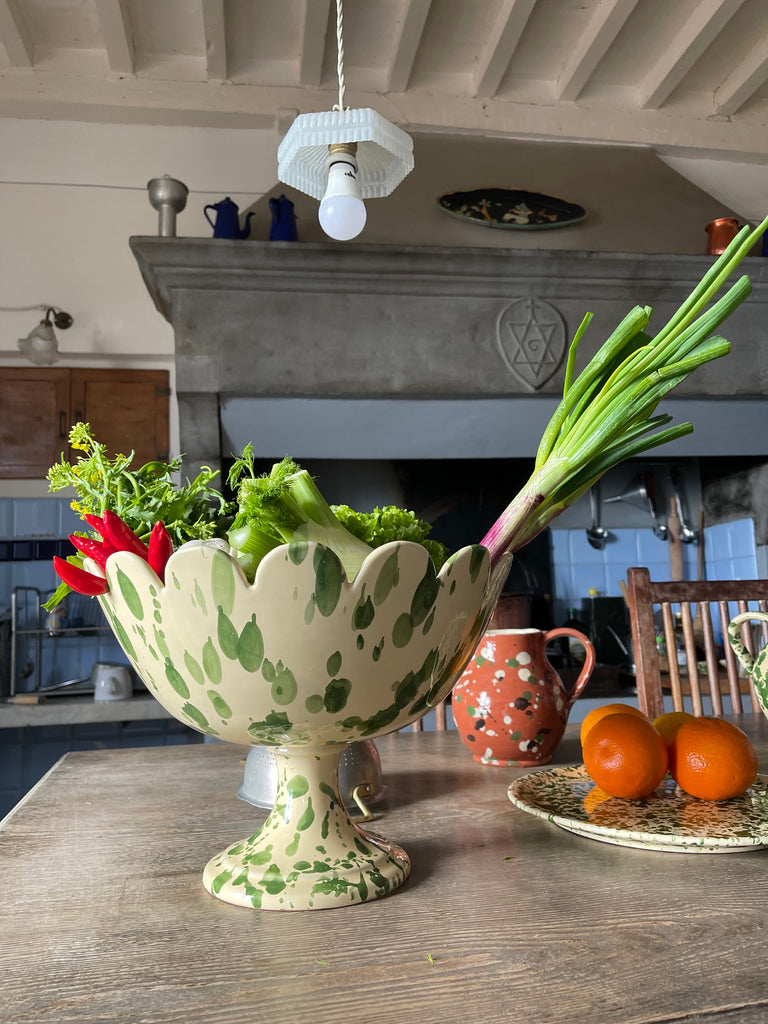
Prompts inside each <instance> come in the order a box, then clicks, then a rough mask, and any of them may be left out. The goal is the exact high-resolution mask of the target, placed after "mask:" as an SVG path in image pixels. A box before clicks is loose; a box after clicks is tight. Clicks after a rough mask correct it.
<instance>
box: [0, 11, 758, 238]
mask: <svg viewBox="0 0 768 1024" xmlns="http://www.w3.org/2000/svg"><path fill="white" fill-rule="evenodd" d="M343 38H344V71H345V81H346V93H345V102H346V104H347V105H348V106H352V107H368V106H370V107H373V108H374V109H376V110H378V111H379V112H380V113H381V114H382V115H384V116H385V117H387V118H388V119H389V120H391V121H393V122H394V123H396V124H398V125H400V126H401V127H402V128H404V129H405V130H406V131H407V130H410V131H415V132H440V133H445V134H450V135H462V134H480V135H483V136H489V137H498V138H520V139H536V140H567V141H571V142H583V143H599V144H602V145H606V144H608V145H620V146H628V145H630V146H631V145H637V146H642V147H646V148H651V149H653V150H655V151H656V152H657V153H658V154H659V155H660V156H661V157H662V159H667V160H668V161H669V162H670V166H673V167H675V169H676V170H678V171H679V172H680V173H682V174H684V175H685V176H687V177H690V178H691V180H693V181H695V182H696V183H697V184H699V185H701V187H704V188H706V189H707V190H708V191H710V192H712V193H713V194H717V196H718V198H719V199H721V200H722V201H723V202H726V203H727V204H728V205H729V206H731V208H732V209H736V210H739V211H740V212H742V214H743V215H744V216H745V217H747V218H750V217H752V218H754V217H757V216H760V215H761V211H762V210H763V205H762V197H763V196H765V195H767V194H768V2H766V0H470V2H467V0H345V2H344V31H343ZM336 61H337V46H336V3H335V0H0V117H19V118H46V119H51V118H53V119H57V118H58V119H65V120H81V121H83V120H85V121H108V122H123V123H132V122H135V123H146V124H169V125H179V124H185V125H210V126H225V127H243V128H247V127H259V128H264V127H269V126H274V128H275V130H276V131H277V132H280V133H282V132H284V131H285V129H286V127H287V125H288V124H289V123H290V121H291V119H292V117H293V116H294V114H295V113H296V112H299V113H305V112H308V111H312V110H323V109H329V108H330V107H331V106H332V105H333V104H334V103H335V102H337V100H338V80H337V71H336ZM702 174H703V176H704V177H703V178H702ZM703 180H705V181H706V182H707V184H702V181H703ZM713 180H714V184H713ZM735 182H738V189H737V198H738V202H734V201H733V199H734V194H733V193H732V192H731V188H730V186H731V183H735ZM729 193H730V194H729ZM753 207H754V208H755V209H754V211H753V209H752V208H753ZM758 207H759V209H758Z"/></svg>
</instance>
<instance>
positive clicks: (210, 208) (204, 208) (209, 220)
mask: <svg viewBox="0 0 768 1024" xmlns="http://www.w3.org/2000/svg"><path fill="white" fill-rule="evenodd" d="M215 209H216V207H215V206H213V204H212V203H209V204H208V206H204V207H203V215H204V216H205V219H206V220H207V221H208V223H209V224H210V225H211V227H212V228H213V229H214V230H215V229H216V225H215V224H214V223H213V221H212V220H211V218H210V217H209V216H208V211H209V210H215Z"/></svg>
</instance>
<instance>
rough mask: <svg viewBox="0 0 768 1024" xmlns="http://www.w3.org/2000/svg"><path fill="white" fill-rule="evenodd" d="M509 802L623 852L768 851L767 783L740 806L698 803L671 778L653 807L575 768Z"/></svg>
mask: <svg viewBox="0 0 768 1024" xmlns="http://www.w3.org/2000/svg"><path fill="white" fill-rule="evenodd" d="M508 795H509V799H510V800H511V801H512V803H513V804H514V805H515V807H519V808H520V810H522V811H526V812H527V813H528V814H533V815H535V816H536V817H537V818H543V819H544V820H545V821H551V822H552V823H553V824H554V825H559V826H560V828H564V829H567V831H569V832H574V833H575V834H576V835H579V836H585V837H586V838H588V839H597V840H599V841H600V842H602V843H613V844H614V845H616V846H633V847H637V848H639V849H644V850H667V851H669V852H671V853H738V852H739V851H743V850H756V849H763V848H764V847H766V846H768V776H766V775H758V777H757V780H756V781H755V784H754V785H753V786H752V787H750V789H748V790H747V792H746V793H745V794H744V795H743V796H739V797H734V798H733V799H732V800H720V801H713V800H697V799H695V798H694V797H690V796H687V795H686V794H685V793H682V792H681V791H680V790H679V789H678V788H677V786H676V785H675V783H674V782H673V781H672V779H670V778H669V777H667V778H666V779H665V780H664V782H662V783H661V785H660V786H659V787H658V789H657V790H656V792H655V793H654V794H653V796H651V797H649V798H648V799H647V800H620V799H617V798H616V797H609V796H607V795H606V794H604V793H603V792H602V791H601V790H599V789H598V788H597V787H596V786H595V784H594V782H592V780H591V779H590V778H589V776H588V775H587V772H586V769H585V768H584V765H567V766H564V767H557V768H545V769H543V770H541V771H536V772H531V773H530V774H529V775H524V776H523V777H522V778H520V779H517V780H516V781H515V782H513V783H512V785H511V786H510V787H509V794H508Z"/></svg>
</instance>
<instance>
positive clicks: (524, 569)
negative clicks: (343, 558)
mask: <svg viewBox="0 0 768 1024" xmlns="http://www.w3.org/2000/svg"><path fill="white" fill-rule="evenodd" d="M292 454H293V453H292ZM293 457H295V458H296V461H297V462H298V463H299V464H300V465H301V466H303V467H304V468H305V469H307V470H308V471H309V472H310V473H312V475H313V476H314V477H315V479H316V480H317V483H318V486H319V487H320V490H321V491H322V492H323V495H324V496H325V498H326V499H327V500H328V502H329V503H330V504H332V505H333V504H346V505H350V506H352V508H356V509H358V510H359V511H362V512H368V511H371V510H372V509H373V508H375V507H376V506H377V505H379V506H381V505H399V506H400V507H402V508H407V509H410V510H411V511H413V512H415V513H416V515H418V516H419V518H421V519H425V520H426V521H427V522H428V523H430V524H431V525H432V531H431V533H430V536H431V537H433V538H434V539H435V540H439V541H440V542H441V543H443V544H445V545H446V546H447V547H448V548H449V549H450V550H451V551H455V550H457V549H458V548H461V547H464V546H465V545H467V544H477V543H479V542H480V541H481V540H482V538H483V537H484V535H485V534H486V532H487V531H488V529H489V528H490V527H491V526H492V525H493V523H494V522H495V520H496V519H497V518H498V516H499V515H500V514H501V513H502V512H503V511H504V509H505V508H506V506H507V505H508V504H509V502H510V500H511V499H512V497H513V496H514V495H515V494H516V493H517V491H518V490H519V489H520V488H521V487H522V486H523V484H524V483H525V481H526V480H527V479H528V476H529V475H530V473H531V469H532V465H533V463H532V460H531V459H362V460H358V459H302V458H301V457H300V456H298V455H293ZM280 458H282V456H281V455H277V456H275V457H274V458H270V459H257V460H255V463H254V467H255V470H256V472H257V473H268V472H269V470H270V468H271V467H272V465H273V463H274V462H277V461H279V460H280ZM232 461H233V460H232V459H231V458H229V459H224V460H223V465H222V470H223V472H222V478H223V479H224V480H225V481H226V478H227V475H228V473H229V468H230V466H231V465H232ZM231 496H232V495H231V494H230V497H231ZM504 594H505V595H519V596H520V597H521V598H523V599H525V600H527V601H528V602H529V603H530V605H531V607H532V609H533V615H534V618H535V622H536V625H537V626H538V627H539V628H542V629H549V628H551V626H552V625H553V624H554V623H553V622H552V612H551V595H552V569H551V552H550V537H549V530H545V531H543V532H542V533H541V534H539V536H538V537H535V538H534V539H533V540H532V541H531V542H530V544H527V545H526V546H525V548H523V549H522V550H521V551H519V552H518V553H517V554H516V555H515V558H514V559H513V561H512V566H511V568H510V572H509V576H508V577H507V581H506V583H505V586H504Z"/></svg>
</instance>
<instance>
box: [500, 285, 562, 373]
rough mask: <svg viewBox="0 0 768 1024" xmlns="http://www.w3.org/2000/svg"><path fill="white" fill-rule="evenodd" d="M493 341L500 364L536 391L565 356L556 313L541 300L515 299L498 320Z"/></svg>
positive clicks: (560, 320) (557, 313)
mask: <svg viewBox="0 0 768 1024" xmlns="http://www.w3.org/2000/svg"><path fill="white" fill-rule="evenodd" d="M497 338H498V343H499V348H500V350H501V354H502V357H503V358H504V362H505V363H506V364H507V366H508V367H509V369H510V370H512V372H513V373H514V374H515V375H516V376H517V377H519V378H520V379H521V380H522V381H523V382H524V383H525V384H528V385H529V386H530V387H532V388H534V389H535V388H540V387H541V386H542V384H544V383H545V382H546V381H547V380H549V378H550V377H551V376H552V375H553V374H554V373H555V371H556V370H557V368H558V366H559V365H560V363H561V362H562V359H563V355H564V353H565V325H564V323H563V318H562V317H561V315H560V313H559V312H558V311H557V310H556V309H555V308H554V306H551V305H550V304H549V303H548V302H544V301H543V300H542V299H535V298H526V299H518V301H517V302H513V303H512V304H511V305H509V306H508V307H507V308H506V309H505V310H504V312H503V313H502V314H501V316H500V317H499V322H498V330H497Z"/></svg>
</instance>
